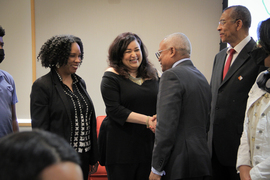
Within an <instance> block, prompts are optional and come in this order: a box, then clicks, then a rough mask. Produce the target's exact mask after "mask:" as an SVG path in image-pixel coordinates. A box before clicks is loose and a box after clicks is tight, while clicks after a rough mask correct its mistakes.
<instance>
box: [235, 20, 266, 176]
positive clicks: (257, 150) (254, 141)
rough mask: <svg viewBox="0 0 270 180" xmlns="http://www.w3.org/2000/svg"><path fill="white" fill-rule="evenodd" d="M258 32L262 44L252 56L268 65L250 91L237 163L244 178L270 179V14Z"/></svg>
mask: <svg viewBox="0 0 270 180" xmlns="http://www.w3.org/2000/svg"><path fill="white" fill-rule="evenodd" d="M258 36H259V37H258V39H259V47H258V48H257V49H254V50H253V51H252V53H251V56H253V58H254V60H255V61H256V62H257V63H258V64H259V65H264V66H265V67H268V69H267V70H266V71H264V72H262V73H261V74H260V75H259V76H258V78H257V80H256V82H255V83H254V85H253V87H252V88H251V90H250V92H249V98H248V101H247V109H246V114H245V121H244V131H243V134H242V137H241V143H240V146H239V149H238V156H237V165H236V167H237V169H238V170H239V172H240V178H241V180H262V179H270V143H269V142H270V131H269V128H270V94H269V93H270V18H268V19H267V20H265V21H263V22H262V23H261V25H260V26H259V28H258Z"/></svg>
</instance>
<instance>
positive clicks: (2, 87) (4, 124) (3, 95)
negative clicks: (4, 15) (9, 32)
mask: <svg viewBox="0 0 270 180" xmlns="http://www.w3.org/2000/svg"><path fill="white" fill-rule="evenodd" d="M3 36H5V30H4V29H3V28H2V26H0V63H2V62H3V60H4V58H5V52H4V49H3V47H4V41H3ZM17 102H18V99H17V94H16V88H15V82H14V80H13V77H12V76H11V75H10V74H9V73H8V72H6V71H3V70H1V69H0V138H1V137H3V136H5V135H7V134H9V133H12V132H17V131H19V125H18V121H17V116H16V106H15V104H16V103H17Z"/></svg>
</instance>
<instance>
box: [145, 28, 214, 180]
mask: <svg viewBox="0 0 270 180" xmlns="http://www.w3.org/2000/svg"><path fill="white" fill-rule="evenodd" d="M190 54H191V44H190V42H189V39H188V38H187V37H186V36H185V35H184V34H182V33H174V34H171V35H169V36H168V37H166V38H165V39H164V40H163V41H161V43H160V45H159V51H158V52H157V53H156V56H157V58H158V61H159V62H160V64H161V67H162V71H163V72H164V73H163V74H162V76H161V79H160V86H159V94H158V100H157V126H156V132H155V145H154V149H153V155H152V172H151V174H150V176H149V179H150V180H159V179H161V177H162V180H180V179H181V180H186V179H188V180H206V179H209V178H210V175H211V161H210V153H209V149H208V147H207V124H208V123H209V112H210V103H211V92H210V86H209V84H208V82H207V80H206V78H205V77H204V75H203V74H202V73H201V72H200V71H199V70H198V69H196V67H194V65H193V63H192V61H191V60H190Z"/></svg>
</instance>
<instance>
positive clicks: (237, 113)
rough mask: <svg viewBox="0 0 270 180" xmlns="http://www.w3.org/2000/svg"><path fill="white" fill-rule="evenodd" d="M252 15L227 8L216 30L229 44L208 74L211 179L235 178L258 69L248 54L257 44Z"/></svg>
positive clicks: (240, 9)
mask: <svg viewBox="0 0 270 180" xmlns="http://www.w3.org/2000/svg"><path fill="white" fill-rule="evenodd" d="M250 24H251V15H250V12H249V10H248V9H247V8H246V7H244V6H230V7H228V8H226V9H225V10H224V11H223V13H222V15H221V17H220V20H219V25H218V27H217V30H218V31H219V34H220V39H221V41H222V42H226V43H229V45H230V46H229V47H228V48H225V49H223V50H221V51H220V52H219V53H218V54H217V55H216V57H215V60H214V65H213V71H212V77H211V82H210V86H211V92H212V103H211V117H210V129H209V133H208V145H209V149H210V151H211V152H212V153H211V154H212V168H213V179H214V180H228V179H230V180H238V179H240V177H239V175H238V174H237V172H236V170H235V164H236V159H237V150H238V147H239V144H240V138H241V134H242V131H243V122H244V118H245V109H246V103H247V98H248V92H249V90H250V88H251V87H252V85H253V83H254V82H255V80H256V77H257V76H258V74H259V72H260V71H261V70H263V68H262V69H261V68H260V67H259V66H258V65H257V64H256V63H255V62H254V60H253V58H252V57H251V56H250V52H251V51H252V49H253V48H254V46H255V45H256V43H255V41H254V40H253V39H252V38H251V37H250V36H249V28H250Z"/></svg>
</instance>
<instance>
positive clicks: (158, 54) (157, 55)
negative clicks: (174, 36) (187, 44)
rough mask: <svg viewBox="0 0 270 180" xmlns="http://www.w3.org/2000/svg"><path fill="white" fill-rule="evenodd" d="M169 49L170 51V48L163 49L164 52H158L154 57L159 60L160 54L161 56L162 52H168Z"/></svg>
mask: <svg viewBox="0 0 270 180" xmlns="http://www.w3.org/2000/svg"><path fill="white" fill-rule="evenodd" d="M169 49H170V47H169V48H168V49H164V50H160V51H158V52H156V53H155V55H156V57H157V59H159V57H160V54H161V52H162V51H166V50H169Z"/></svg>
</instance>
